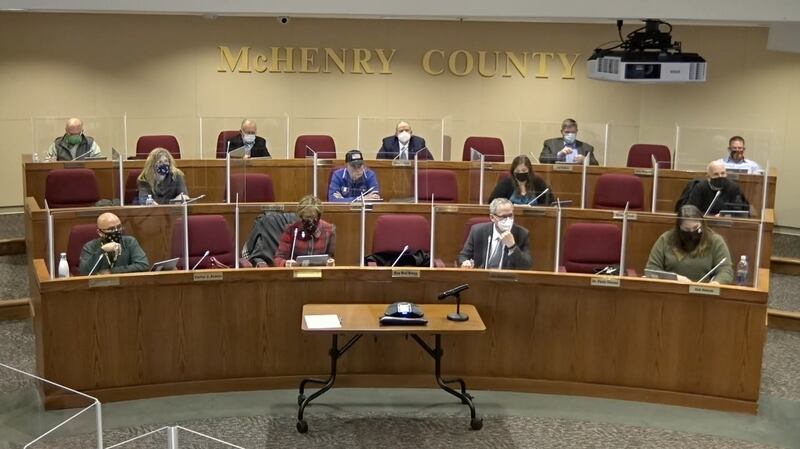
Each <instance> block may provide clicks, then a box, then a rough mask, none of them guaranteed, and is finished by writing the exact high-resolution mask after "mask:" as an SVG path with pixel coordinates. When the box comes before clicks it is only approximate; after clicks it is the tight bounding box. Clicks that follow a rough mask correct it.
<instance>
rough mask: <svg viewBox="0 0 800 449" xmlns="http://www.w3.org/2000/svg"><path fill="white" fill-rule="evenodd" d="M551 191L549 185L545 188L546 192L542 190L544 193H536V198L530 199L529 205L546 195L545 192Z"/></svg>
mask: <svg viewBox="0 0 800 449" xmlns="http://www.w3.org/2000/svg"><path fill="white" fill-rule="evenodd" d="M549 191H550V187H548V188H546V189H544V192H542V193H540V194H538V195H536V198H534V199H532V200H531V201H530V203H528V206H530V205H531V204H533V203H535V202H536V200H538V199H539V198H541V197H542V196H544V194H545V193H547V192H549Z"/></svg>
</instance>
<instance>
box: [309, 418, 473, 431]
mask: <svg viewBox="0 0 800 449" xmlns="http://www.w3.org/2000/svg"><path fill="white" fill-rule="evenodd" d="M298 425H299V424H298ZM469 427H470V428H471V429H472V430H481V429H482V428H483V418H472V419H471V420H470V421H469Z"/></svg>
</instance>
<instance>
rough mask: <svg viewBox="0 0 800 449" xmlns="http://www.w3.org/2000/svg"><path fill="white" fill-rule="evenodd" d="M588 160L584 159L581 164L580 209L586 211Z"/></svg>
mask: <svg viewBox="0 0 800 449" xmlns="http://www.w3.org/2000/svg"><path fill="white" fill-rule="evenodd" d="M589 162H590V159H589V158H588V157H587V158H584V159H583V163H582V164H581V209H586V191H587V189H588V188H589V185H588V182H587V176H588V174H589Z"/></svg>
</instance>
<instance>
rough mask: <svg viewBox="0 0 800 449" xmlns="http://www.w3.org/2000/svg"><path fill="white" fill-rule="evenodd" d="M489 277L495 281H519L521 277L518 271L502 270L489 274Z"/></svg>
mask: <svg viewBox="0 0 800 449" xmlns="http://www.w3.org/2000/svg"><path fill="white" fill-rule="evenodd" d="M489 279H491V280H493V281H512V282H517V281H518V280H519V277H517V275H516V273H503V272H502V271H495V272H492V273H491V274H489Z"/></svg>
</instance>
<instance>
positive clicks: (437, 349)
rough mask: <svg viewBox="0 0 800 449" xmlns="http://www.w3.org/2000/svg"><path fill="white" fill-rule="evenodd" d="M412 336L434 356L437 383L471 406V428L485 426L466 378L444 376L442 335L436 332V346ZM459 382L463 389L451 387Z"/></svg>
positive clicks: (478, 428) (417, 336)
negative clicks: (478, 413)
mask: <svg viewBox="0 0 800 449" xmlns="http://www.w3.org/2000/svg"><path fill="white" fill-rule="evenodd" d="M411 337H412V338H413V339H414V340H415V341H416V342H417V343H418V344H419V345H420V346H422V349H424V350H425V352H427V353H428V354H430V356H431V357H433V360H434V364H435V372H436V383H437V384H438V385H439V388H441V389H442V390H444V391H446V392H448V393H450V394H452V395H453V396H455V397H457V398H459V399H461V403H462V404H465V405H467V406H468V407H469V414H470V422H469V425H470V428H472V430H480V429H481V428H482V427H483V419H482V418H480V417H478V416H477V414H476V413H475V405H474V404H473V403H472V395H470V394H469V393H467V385H466V384H465V383H464V379H462V378H460V377H454V378H449V379H445V378H442V356H443V355H444V350H442V335H441V334H436V335H435V338H436V344H435V346H434V348H431V347H430V346H428V343H426V342H425V340H423V339H422V338H420V336H419V335H417V334H411ZM454 383H457V384H458V385H459V386H460V387H461V388H460V389H461V391H458V390H455V389H453V388H452V387H450V386H449V385H448V384H454Z"/></svg>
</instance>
